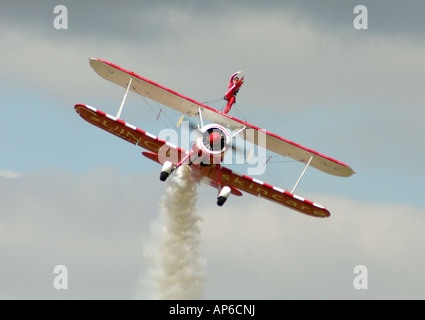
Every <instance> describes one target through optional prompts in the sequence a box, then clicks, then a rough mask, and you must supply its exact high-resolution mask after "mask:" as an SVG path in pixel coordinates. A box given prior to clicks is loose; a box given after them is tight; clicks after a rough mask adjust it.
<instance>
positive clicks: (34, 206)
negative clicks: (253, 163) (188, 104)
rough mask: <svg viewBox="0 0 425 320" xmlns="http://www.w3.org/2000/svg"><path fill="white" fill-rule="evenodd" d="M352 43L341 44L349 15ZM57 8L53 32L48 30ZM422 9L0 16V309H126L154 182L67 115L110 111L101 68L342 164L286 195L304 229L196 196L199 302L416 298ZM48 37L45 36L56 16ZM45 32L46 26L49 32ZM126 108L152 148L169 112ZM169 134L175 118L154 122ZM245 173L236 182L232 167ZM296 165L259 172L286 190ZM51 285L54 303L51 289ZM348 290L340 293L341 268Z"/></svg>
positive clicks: (258, 5) (276, 4) (125, 154)
mask: <svg viewBox="0 0 425 320" xmlns="http://www.w3.org/2000/svg"><path fill="white" fill-rule="evenodd" d="M359 4H361V5H363V6H365V7H366V8H367V27H368V28H367V29H356V28H355V27H354V24H353V22H354V20H355V19H356V17H357V16H358V15H359V14H358V13H354V8H355V7H356V6H357V5H359ZM57 5H64V6H65V7H66V9H67V29H57V28H56V27H57V25H55V23H54V22H55V19H56V18H57V17H58V15H59V14H58V13H55V12H54V9H55V7H56V6H57ZM424 10H425V3H424V2H423V1H414V0H408V1H404V2H403V3H401V2H399V1H394V0H388V1H385V2H384V1H373V0H363V1H351V0H350V1H344V2H342V1H331V0H323V1H313V0H310V1H307V0H306V1H261V2H259V1H242V0H237V1H214V2H213V1H179V2H177V1H128V0H124V1H121V2H119V3H118V2H116V1H109V0H107V1H102V2H100V1H92V0H88V1H75V0H73V1H70V0H63V1H60V2H55V1H53V0H39V1H28V0H20V1H11V0H5V1H1V3H0V44H1V45H0V46H1V51H0V57H1V59H0V75H1V76H0V111H1V116H0V146H1V149H0V208H1V209H0V298H1V299H137V298H139V297H140V296H143V294H142V293H141V291H142V290H143V288H142V287H141V285H140V278H141V277H143V275H144V274H145V273H146V269H147V263H146V261H145V258H144V256H143V247H144V245H145V244H146V243H148V242H149V241H150V239H151V237H152V235H151V226H152V224H153V223H154V222H155V221H156V218H157V216H158V214H159V210H160V209H159V202H160V199H161V197H162V195H163V194H164V191H165V189H166V184H164V183H162V182H160V181H159V179H158V176H159V171H160V167H159V166H158V165H156V164H155V163H151V162H150V161H149V160H148V159H146V158H143V157H142V155H141V151H143V150H142V149H140V148H137V147H135V146H133V145H131V144H128V143H126V142H125V141H122V140H120V139H118V138H116V137H114V136H112V135H109V134H107V133H106V132H104V131H102V130H99V129H98V128H95V127H93V126H90V125H89V124H88V123H87V122H85V121H83V120H82V119H81V118H80V117H79V116H78V115H77V114H76V113H75V111H74V108H73V107H74V105H75V104H76V103H85V104H89V105H92V106H94V107H96V108H98V109H100V110H103V111H105V112H107V113H110V114H112V115H115V113H116V112H117V110H118V106H119V104H120V102H121V99H122V96H123V94H124V89H123V88H121V87H118V86H116V85H114V84H112V83H110V82H108V81H105V80H104V79H102V78H101V77H99V76H98V75H97V74H96V73H95V72H93V70H92V69H91V68H90V66H89V63H88V62H89V57H98V58H102V59H105V60H107V61H111V62H112V63H115V64H117V65H119V66H121V67H123V68H125V69H128V70H131V71H134V72H136V73H137V74H140V75H141V76H143V77H146V78H148V79H151V80H153V81H155V82H157V83H160V84H161V85H163V86H165V87H168V88H171V89H172V90H175V91H177V92H179V93H181V94H183V95H185V96H189V97H191V98H193V99H195V100H198V101H201V102H207V101H208V102H211V104H210V105H211V106H213V107H217V108H222V107H223V106H224V105H223V101H218V102H217V100H219V99H221V98H222V97H223V95H224V93H225V92H226V89H227V85H228V80H229V77H230V75H231V74H233V73H234V72H236V71H238V70H243V71H244V75H245V83H244V85H243V87H242V88H241V90H240V92H239V94H238V97H237V104H236V106H235V107H234V108H233V109H232V111H231V112H232V113H233V114H232V115H234V116H236V117H238V118H243V119H246V120H247V121H248V122H250V123H253V124H254V125H256V126H258V127H261V128H265V129H266V130H268V131H270V132H273V133H275V134H277V135H280V136H282V137H284V138H286V139H289V140H292V141H294V142H296V143H299V144H302V145H305V146H306V147H308V148H311V149H313V150H317V151H318V152H320V153H323V154H326V155H329V156H330V157H332V158H335V159H338V160H340V161H342V162H344V163H347V164H348V165H350V166H351V167H352V168H353V169H354V170H355V171H356V174H355V175H353V176H351V177H349V178H339V177H334V176H328V175H326V174H324V173H322V172H319V171H317V170H314V169H312V168H309V169H308V170H307V173H306V175H305V176H304V178H303V180H302V181H301V183H300V185H299V186H298V187H297V192H296V193H297V194H299V195H300V196H303V197H306V198H307V199H310V200H312V201H314V202H317V203H320V204H321V205H323V206H325V207H326V208H327V209H328V210H329V211H330V212H331V214H332V215H331V217H330V218H328V219H314V218H311V217H308V216H304V215H302V214H298V213H297V212H295V211H291V210H289V209H287V208H284V207H280V206H278V205H276V204H274V203H271V202H268V201H266V200H262V199H257V198H255V197H251V196H249V195H244V196H242V197H240V198H237V197H230V198H229V200H228V202H227V203H226V204H225V205H224V206H223V207H222V208H218V207H217V206H216V205H215V202H216V191H215V190H213V189H212V188H209V187H207V186H203V185H200V186H198V189H197V191H198V199H197V213H198V214H199V216H200V217H201V222H200V224H199V226H200V229H201V233H200V234H201V236H202V255H203V257H204V259H205V261H206V276H207V281H206V283H205V288H204V293H203V294H204V295H203V297H202V298H205V299H424V298H425V276H424V273H423V269H424V268H425V256H424V255H423V252H424V250H423V243H425V235H424V233H423V229H424V228H425V205H424V203H423V199H424V194H425V183H424V181H425V172H424V170H423V163H424V161H425V152H424V150H425V148H424V146H425V143H424V141H423V136H425V126H423V119H425V108H424V101H425V91H424V90H423V81H424V80H425V60H424V58H423V57H424V56H425V41H424V40H425V21H424V19H423V14H422V13H423V12H424ZM62 23H64V21H63V20H62ZM55 26H56V27H55ZM159 110H161V107H160V106H158V105H157V104H155V103H153V102H149V101H146V100H145V99H143V98H141V97H139V96H137V95H135V94H134V93H131V94H129V97H128V99H127V102H126V106H125V109H124V111H123V118H124V119H125V120H126V121H128V122H130V123H131V124H133V125H136V126H137V127H139V128H141V129H143V130H147V131H149V132H151V133H153V134H155V135H158V134H159V133H160V132H161V130H162V129H164V128H166V127H167V126H172V125H173V124H174V123H176V122H177V120H178V115H177V114H175V113H173V112H171V111H170V110H167V109H166V108H164V109H163V110H162V112H161V117H160V118H159V119H158V120H157V117H158V113H159ZM174 121H175V122H174ZM232 169H234V170H237V171H239V172H242V173H245V172H244V170H245V169H246V167H244V166H240V167H237V166H236V167H232ZM302 169H303V165H302V164H297V163H293V162H284V161H282V159H281V158H279V157H273V158H272V161H270V163H268V164H267V170H266V171H267V172H266V173H265V174H264V175H263V176H260V177H255V178H258V179H261V180H263V181H265V182H268V183H272V184H275V185H277V186H279V187H284V188H286V189H291V187H292V186H293V185H294V183H295V181H296V178H297V176H298V175H299V174H300V173H301V171H302ZM57 265H64V266H66V267H67V270H68V289H66V290H63V289H62V290H57V289H55V287H54V285H53V283H54V282H53V281H54V279H55V277H56V274H55V273H54V271H53V270H54V267H55V266H57ZM359 265H362V266H365V267H366V268H367V280H368V288H367V289H356V288H355V286H354V284H353V283H354V281H355V279H356V277H357V276H358V274H356V273H354V269H355V267H356V266H359Z"/></svg>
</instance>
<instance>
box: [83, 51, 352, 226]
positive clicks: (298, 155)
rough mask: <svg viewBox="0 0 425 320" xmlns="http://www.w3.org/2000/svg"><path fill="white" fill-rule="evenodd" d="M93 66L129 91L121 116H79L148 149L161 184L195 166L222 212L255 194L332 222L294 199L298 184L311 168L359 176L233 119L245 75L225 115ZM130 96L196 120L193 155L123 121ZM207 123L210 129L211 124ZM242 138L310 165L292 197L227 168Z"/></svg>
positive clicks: (111, 67) (104, 65)
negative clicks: (238, 199)
mask: <svg viewBox="0 0 425 320" xmlns="http://www.w3.org/2000/svg"><path fill="white" fill-rule="evenodd" d="M89 61H90V66H91V67H92V68H93V69H94V71H95V72H96V73H97V74H99V75H100V76H101V77H102V78H104V79H106V80H109V81H111V82H113V83H115V84H117V85H119V86H121V87H123V88H125V93H124V97H123V99H122V102H121V104H120V106H119V109H118V112H117V114H116V116H112V115H109V114H107V113H105V112H102V111H100V110H98V109H96V108H94V107H91V106H88V105H85V104H76V105H75V110H76V112H77V113H78V114H79V115H80V116H81V117H82V118H83V119H84V120H86V121H87V122H89V123H90V124H92V125H95V126H97V127H99V128H101V129H103V130H105V131H107V132H109V133H112V134H113V135H115V136H117V137H119V138H121V139H124V140H126V141H128V142H130V143H132V144H134V145H136V146H139V147H142V148H144V149H146V151H143V152H142V154H143V155H144V156H145V157H146V158H148V159H150V160H153V161H155V162H157V163H159V164H160V165H161V166H162V168H161V171H160V175H159V176H160V180H161V181H165V180H166V179H167V178H168V177H169V175H170V174H172V173H173V171H174V170H176V169H177V168H178V167H180V166H181V165H189V166H190V167H191V174H192V177H193V179H194V180H196V181H197V182H198V183H199V182H203V183H206V184H207V185H210V186H212V187H214V188H216V189H217V205H219V206H222V205H223V204H224V203H225V202H226V200H227V199H228V198H229V196H230V195H235V196H241V195H242V194H243V193H249V194H252V195H254V196H257V197H260V198H265V199H268V200H270V201H273V202H275V203H278V204H280V205H283V206H285V207H288V208H290V209H293V210H296V211H298V212H301V213H304V214H306V215H309V216H313V217H320V218H324V217H329V216H330V213H329V211H328V210H327V209H325V208H324V207H323V206H321V205H319V204H317V203H315V202H312V201H309V200H307V199H305V198H303V197H300V196H297V195H295V194H294V191H295V189H296V187H297V185H298V183H299V182H300V180H301V178H302V177H303V175H304V173H305V172H306V169H307V168H308V167H313V168H316V169H318V170H320V171H323V172H325V173H327V174H331V175H335V176H340V177H349V176H351V175H352V174H353V173H354V171H353V170H352V169H351V168H350V167H349V166H348V165H346V164H344V163H342V162H340V161H337V160H335V159H333V158H330V157H328V156H325V155H323V154H321V153H318V152H316V151H314V150H311V149H308V148H306V147H303V146H301V145H299V144H297V143H294V142H292V141H289V140H287V139H284V138H282V137H279V136H277V135H275V134H273V133H271V132H268V131H266V130H264V129H260V128H258V127H256V126H254V125H252V124H250V123H248V122H246V121H242V120H240V119H237V118H235V117H232V116H231V115H229V114H228V112H229V111H230V109H231V107H232V105H233V104H234V103H235V101H236V94H237V93H238V91H239V89H240V88H241V86H242V84H243V82H244V77H243V76H242V75H241V73H240V72H237V73H235V74H233V75H232V78H231V80H230V84H229V88H228V91H227V93H226V94H225V97H224V99H225V100H226V101H227V105H226V107H225V109H224V110H223V111H219V110H216V109H215V108H212V107H210V106H208V105H206V104H204V103H201V102H198V101H195V100H193V99H191V98H188V97H186V96H184V95H182V94H180V93H177V92H175V91H173V90H170V89H168V88H166V87H163V86H161V85H160V84H157V83H155V82H153V81H151V80H148V79H146V78H144V77H142V76H139V75H137V74H136V73H134V72H131V71H128V70H125V69H123V68H121V67H119V66H117V65H115V64H112V63H110V62H108V61H105V60H102V59H98V58H90V60H89ZM129 91H133V92H135V93H137V94H139V95H141V96H143V97H146V98H149V99H152V100H154V101H156V102H158V103H160V104H162V105H165V106H167V107H170V108H172V109H175V110H177V111H178V112H180V113H182V114H183V115H184V116H187V117H196V118H197V119H198V128H197V129H195V130H197V132H198V133H197V135H196V138H195V139H194V142H193V146H192V148H191V150H183V149H182V148H180V147H179V146H176V145H174V144H172V143H170V142H167V141H165V140H163V139H160V138H158V137H156V136H155V135H153V134H151V133H149V132H146V131H143V130H141V129H139V128H136V127H135V126H133V125H132V124H129V123H127V122H125V121H123V120H121V119H120V116H121V113H122V110H123V107H124V104H125V101H126V98H127V95H128V92H129ZM207 121H208V122H210V123H206V122H207ZM237 136H238V137H240V138H242V139H244V140H245V141H248V142H250V143H252V144H254V145H260V144H264V145H261V147H263V148H265V149H267V150H269V151H271V152H274V153H276V154H278V155H281V156H285V157H290V158H292V159H294V160H296V161H299V162H302V163H304V164H305V167H304V170H303V171H302V172H301V175H300V177H299V178H298V180H297V182H296V184H295V186H294V188H293V189H292V190H291V191H289V190H284V189H282V188H279V187H275V186H272V185H270V184H268V183H265V182H263V181H260V180H258V179H256V178H252V177H249V176H247V175H244V174H240V173H237V172H235V171H233V170H231V169H228V168H226V167H225V166H223V163H222V162H223V158H224V155H225V153H226V152H227V151H228V150H229V149H231V148H232V140H233V139H235V137H237Z"/></svg>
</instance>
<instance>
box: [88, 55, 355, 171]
mask: <svg viewBox="0 0 425 320" xmlns="http://www.w3.org/2000/svg"><path fill="white" fill-rule="evenodd" d="M90 65H91V67H92V68H93V69H94V70H95V71H96V72H97V73H98V74H99V75H100V76H101V77H103V78H105V79H107V80H109V81H111V82H113V83H115V84H118V85H120V86H122V87H124V88H127V86H128V83H129V81H130V78H132V79H133V80H132V83H131V87H130V90H132V91H134V92H136V93H138V94H140V95H142V96H144V97H147V98H150V99H152V100H155V101H157V102H159V103H161V104H163V105H166V106H168V107H170V108H173V109H175V110H177V111H180V112H182V113H184V114H186V115H188V116H191V117H193V116H197V115H198V114H199V110H201V112H202V117H203V118H205V119H208V120H209V121H211V122H214V123H218V124H220V125H222V126H224V127H227V128H229V129H231V130H239V129H242V128H244V127H245V128H247V129H251V130H245V131H243V133H242V137H243V138H244V139H245V140H247V141H249V142H251V143H254V144H257V145H260V146H261V147H264V148H266V149H268V150H270V151H272V152H275V153H277V154H280V155H282V156H285V157H290V158H292V159H294V160H297V161H300V162H303V163H307V162H308V161H309V160H310V158H311V157H313V158H312V160H311V162H310V166H312V167H314V168H316V169H318V170H321V171H323V172H325V173H329V174H332V175H336V176H341V177H348V176H350V175H352V174H353V173H354V171H353V169H351V168H350V167H349V166H348V165H346V164H345V163H342V162H340V161H338V160H335V159H333V158H331V157H328V156H326V155H323V154H321V153H319V152H316V151H314V150H311V149H309V148H306V147H303V146H301V145H299V144H297V143H294V142H292V141H289V140H287V139H284V138H282V137H279V136H277V135H275V134H273V133H271V132H268V131H266V130H263V129H260V128H258V127H256V126H254V125H252V124H250V123H247V122H245V121H242V120H239V119H237V118H234V117H232V116H229V115H228V114H224V113H222V112H220V111H218V110H216V109H213V108H211V107H209V106H207V105H205V104H203V103H200V102H198V101H195V100H193V99H190V98H188V97H185V96H184V95H181V94H179V93H177V92H175V91H173V90H170V89H168V88H165V87H163V86H161V85H159V84H157V83H155V82H153V81H150V80H148V79H146V78H143V77H141V76H139V75H137V74H135V73H134V72H131V71H128V70H125V69H123V68H121V67H119V66H117V65H114V64H112V63H110V62H108V61H105V60H102V59H97V58H90ZM262 135H263V136H262ZM262 137H264V138H265V139H262ZM264 144H265V145H264Z"/></svg>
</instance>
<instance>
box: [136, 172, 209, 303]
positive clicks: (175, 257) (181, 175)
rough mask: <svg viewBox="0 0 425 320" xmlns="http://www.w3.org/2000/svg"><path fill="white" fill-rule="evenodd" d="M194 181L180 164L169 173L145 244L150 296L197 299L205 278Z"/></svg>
mask: <svg viewBox="0 0 425 320" xmlns="http://www.w3.org/2000/svg"><path fill="white" fill-rule="evenodd" d="M196 198H197V192H196V182H194V181H193V180H192V177H191V169H190V167H189V166H186V165H183V166H181V167H179V168H177V170H176V171H175V172H174V173H173V174H172V175H171V176H170V177H169V179H168V187H167V189H166V191H165V195H164V196H163V197H162V198H161V203H160V209H161V210H160V214H159V217H158V220H157V221H156V223H155V224H154V225H153V226H152V235H153V239H152V240H153V243H152V244H151V245H148V246H146V247H145V251H144V256H145V258H146V259H147V261H148V263H149V270H148V274H147V279H145V284H146V285H147V286H148V287H149V288H148V289H147V290H148V291H149V292H150V295H149V297H148V298H151V299H161V300H162V299H201V298H202V297H203V288H204V283H205V282H206V274H205V260H204V259H203V258H202V257H201V253H200V249H201V248H200V247H201V237H200V228H199V226H198V225H197V223H198V221H200V220H201V218H200V217H199V216H198V215H197V214H196V207H195V205H196Z"/></svg>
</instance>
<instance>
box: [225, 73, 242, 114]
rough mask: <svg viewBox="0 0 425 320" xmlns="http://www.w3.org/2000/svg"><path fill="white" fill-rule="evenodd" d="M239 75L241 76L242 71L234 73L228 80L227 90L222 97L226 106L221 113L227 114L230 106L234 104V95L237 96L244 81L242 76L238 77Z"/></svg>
mask: <svg viewBox="0 0 425 320" xmlns="http://www.w3.org/2000/svg"><path fill="white" fill-rule="evenodd" d="M241 74H242V71H239V72H236V73H235V74H233V75H232V77H231V78H230V83H229V89H228V90H227V92H226V94H225V95H224V100H226V101H227V104H226V107H225V108H224V111H223V113H226V114H227V113H228V112H229V111H230V109H231V108H232V105H233V104H234V103H236V95H237V94H238V91H239V89H240V87H241V86H242V84H243V81H244V76H243V75H242V77H240V75H241Z"/></svg>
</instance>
